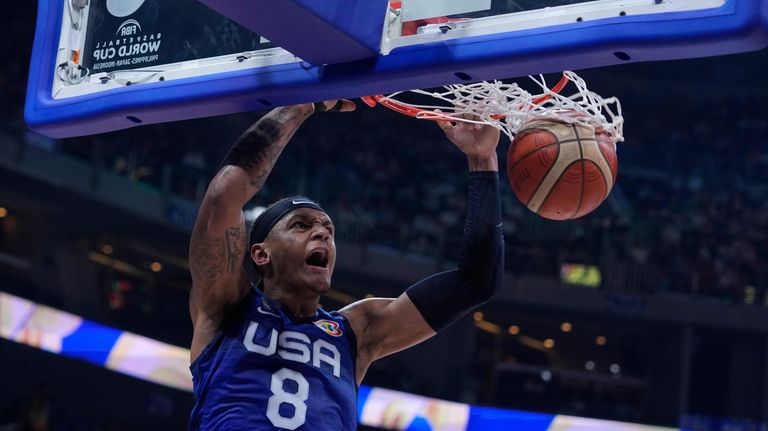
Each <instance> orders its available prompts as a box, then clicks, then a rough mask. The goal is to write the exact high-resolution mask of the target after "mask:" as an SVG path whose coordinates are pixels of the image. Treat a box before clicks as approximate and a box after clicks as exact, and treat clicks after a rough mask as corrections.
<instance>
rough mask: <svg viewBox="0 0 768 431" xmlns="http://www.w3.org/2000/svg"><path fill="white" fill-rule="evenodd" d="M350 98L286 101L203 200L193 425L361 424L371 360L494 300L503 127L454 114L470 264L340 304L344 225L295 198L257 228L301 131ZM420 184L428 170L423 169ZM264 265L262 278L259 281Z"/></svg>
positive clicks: (324, 428)
mask: <svg viewBox="0 0 768 431" xmlns="http://www.w3.org/2000/svg"><path fill="white" fill-rule="evenodd" d="M354 108H355V106H354V103H352V102H350V101H345V100H341V101H337V102H325V103H316V104H314V105H312V104H308V105H300V106H289V107H283V108H277V109H275V110H273V111H272V112H270V113H268V114H267V115H265V116H264V117H262V118H261V119H260V120H258V121H257V122H256V123H255V124H254V125H253V126H251V127H250V128H249V129H248V130H247V131H246V132H245V133H244V134H243V135H242V136H241V137H240V138H239V139H238V141H237V142H236V143H235V145H234V146H233V147H232V149H231V150H230V152H229V154H228V155H227V156H226V158H225V160H224V165H223V167H222V168H221V170H219V172H218V173H217V174H216V176H215V177H214V179H213V180H212V181H211V184H210V185H209V187H208V190H207V192H206V194H205V198H204V199H203V203H202V205H201V207H200V211H199V213H198V216H197V221H196V223H195V227H194V231H193V233H192V239H191V243H190V252H189V263H190V267H191V271H192V280H193V285H192V293H191V298H190V312H191V316H192V322H193V324H194V334H193V338H192V348H191V360H192V366H191V370H192V375H193V378H194V395H195V406H194V408H193V411H192V414H191V418H190V429H192V430H273V429H278V430H302V431H304V430H311V431H339V430H342V431H353V430H356V429H357V386H358V385H359V384H360V382H361V381H362V380H363V377H364V376H365V373H366V370H367V369H368V367H369V366H370V365H371V363H372V362H373V361H375V360H377V359H379V358H382V357H384V356H387V355H390V354H392V353H395V352H398V351H400V350H403V349H405V348H408V347H410V346H413V345H414V344H417V343H420V342H422V341H424V340H426V339H428V338H430V337H432V336H433V335H435V334H436V333H437V332H438V331H440V330H441V329H443V328H445V327H446V326H447V325H449V324H450V323H452V322H453V321H455V320H456V319H458V318H460V317H461V316H463V315H465V314H466V313H467V312H469V311H470V310H472V309H473V308H474V307H476V306H477V305H479V304H481V303H483V302H485V301H487V300H488V299H490V298H491V296H493V294H494V293H495V292H496V291H497V290H498V288H499V286H500V285H501V281H502V274H503V271H504V265H503V255H504V253H503V240H502V235H501V222H500V221H501V210H500V206H501V204H500V197H499V185H498V173H497V170H498V161H497V157H496V146H497V144H498V141H499V132H498V131H497V130H496V129H494V128H493V127H491V126H476V125H473V124H465V123H457V124H452V123H441V127H442V129H443V131H444V132H445V134H446V135H447V137H448V139H449V140H450V141H451V142H453V144H455V145H456V146H457V147H458V148H459V149H460V150H461V151H462V152H463V153H464V154H465V155H466V157H467V160H468V164H469V171H470V172H469V199H468V210H467V218H466V223H465V227H464V239H463V245H462V248H461V253H460V260H459V264H458V268H457V269H454V270H452V271H448V272H444V273H440V274H436V275H434V276H432V277H429V278H427V279H425V280H422V281H419V282H418V283H416V284H414V285H412V286H411V287H410V288H408V290H406V292H405V293H403V294H401V295H400V296H399V297H398V298H396V299H391V298H371V299H365V300H362V301H359V302H356V303H353V304H351V305H349V306H347V307H346V308H344V309H342V310H341V311H338V312H327V311H325V310H323V309H321V308H320V307H319V305H318V304H319V298H320V295H322V294H323V293H325V292H327V291H328V289H330V287H331V275H332V274H333V268H334V266H335V264H336V246H335V244H334V226H333V222H332V221H331V219H330V217H329V216H328V215H327V214H326V213H325V211H323V209H322V208H321V207H320V206H319V205H318V204H317V203H315V202H313V201H312V200H310V199H307V198H305V197H292V198H286V199H282V200H280V201H278V202H276V203H275V204H273V205H272V206H270V207H269V208H268V209H267V210H265V211H264V212H263V213H262V214H261V215H260V216H259V217H258V218H257V219H256V220H255V222H254V224H253V227H252V228H251V231H250V233H249V234H247V233H246V231H245V223H244V219H243V212H242V208H243V206H244V205H245V204H246V203H247V202H248V201H249V200H250V199H251V198H252V197H253V196H254V195H255V194H256V193H257V192H258V191H259V189H260V188H261V187H262V186H263V185H264V182H265V180H266V179H267V176H268V175H269V173H270V171H271V170H272V168H273V166H274V164H275V162H276V161H277V158H278V156H279V155H280V153H281V152H282V151H283V148H285V146H286V144H287V143H288V141H289V140H290V139H291V137H292V136H293V134H294V133H295V132H296V129H298V127H299V126H300V125H301V124H302V123H303V122H304V121H305V120H306V119H307V118H308V117H309V116H310V115H312V114H313V113H314V112H317V111H343V112H346V111H352V110H354ZM413 175H414V179H417V178H418V172H414V173H413ZM244 256H246V257H247V258H246V259H245V264H246V265H249V264H252V265H254V267H255V268H256V270H257V271H258V272H259V274H260V275H261V282H260V283H259V284H258V285H257V286H254V285H251V284H250V283H249V281H248V279H247V276H246V275H245V271H244V268H243V262H244Z"/></svg>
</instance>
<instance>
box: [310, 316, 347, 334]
mask: <svg viewBox="0 0 768 431" xmlns="http://www.w3.org/2000/svg"><path fill="white" fill-rule="evenodd" d="M315 325H316V326H317V327H318V328H320V329H322V330H323V332H325V333H326V334H328V335H331V336H333V337H341V336H342V335H344V333H343V332H341V328H339V323H338V322H334V321H333V320H325V319H323V320H318V321H317V322H315Z"/></svg>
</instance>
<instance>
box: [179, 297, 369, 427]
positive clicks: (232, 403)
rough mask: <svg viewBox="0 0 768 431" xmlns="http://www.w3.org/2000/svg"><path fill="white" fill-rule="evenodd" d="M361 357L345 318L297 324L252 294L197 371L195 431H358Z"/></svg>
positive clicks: (324, 316) (324, 315)
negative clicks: (357, 356)
mask: <svg viewBox="0 0 768 431" xmlns="http://www.w3.org/2000/svg"><path fill="white" fill-rule="evenodd" d="M355 354H356V341H355V335H354V333H353V332H352V329H351V328H350V326H349V324H348V322H347V320H346V319H345V318H344V317H343V316H341V315H340V314H339V313H336V312H332V313H328V312H325V311H323V310H318V312H317V314H316V315H315V317H313V318H311V319H295V318H293V317H292V316H291V315H290V314H289V313H288V312H286V311H284V310H283V309H282V308H281V307H280V305H279V304H277V303H275V302H274V301H272V300H270V299H269V298H267V297H266V296H265V295H264V294H263V293H262V292H261V291H259V290H258V289H252V291H251V292H250V293H249V294H248V295H247V296H246V297H245V298H244V299H243V301H242V302H241V303H240V304H239V305H238V306H237V307H236V309H233V310H231V312H230V313H228V316H227V318H226V321H225V322H224V323H223V324H222V328H221V330H220V332H219V333H218V334H217V335H216V337H215V338H214V339H213V340H212V341H211V343H210V344H209V345H208V346H206V348H205V349H204V350H203V352H202V353H201V354H200V357H198V358H197V359H196V360H195V362H194V363H193V364H192V366H191V367H190V368H191V370H192V378H193V381H194V395H195V406H194V408H193V409H192V414H191V417H190V425H189V427H190V430H206V431H209V430H274V429H277V430H299V431H309V430H312V431H339V430H341V431H353V430H356V429H357V386H356V382H355Z"/></svg>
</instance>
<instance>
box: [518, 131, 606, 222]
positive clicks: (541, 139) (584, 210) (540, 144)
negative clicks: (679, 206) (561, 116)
mask: <svg viewBox="0 0 768 431" xmlns="http://www.w3.org/2000/svg"><path fill="white" fill-rule="evenodd" d="M617 169H618V162H617V159H616V143H615V142H614V140H613V138H611V136H610V135H609V134H608V133H607V132H606V131H604V130H602V129H593V128H591V127H587V126H582V125H579V124H567V123H564V122H560V121H556V120H551V119H539V120H533V121H531V122H529V123H527V124H526V125H525V126H523V128H522V129H521V130H520V131H519V132H518V133H517V135H516V136H515V139H514V141H512V145H511V146H510V147H509V152H508V153H507V176H508V177H509V182H510V184H511V185H512V190H513V191H514V192H515V195H517V198H518V199H520V202H522V203H523V204H525V205H526V206H527V207H528V209H530V210H531V211H533V212H535V213H536V214H538V215H540V216H542V217H544V218H548V219H551V220H570V219H575V218H578V217H581V216H584V215H586V214H588V213H590V212H591V211H592V210H594V209H595V208H597V207H598V206H599V205H600V204H601V203H602V202H603V201H604V200H605V198H606V197H608V193H610V191H611V188H612V187H613V183H614V181H616V172H617Z"/></svg>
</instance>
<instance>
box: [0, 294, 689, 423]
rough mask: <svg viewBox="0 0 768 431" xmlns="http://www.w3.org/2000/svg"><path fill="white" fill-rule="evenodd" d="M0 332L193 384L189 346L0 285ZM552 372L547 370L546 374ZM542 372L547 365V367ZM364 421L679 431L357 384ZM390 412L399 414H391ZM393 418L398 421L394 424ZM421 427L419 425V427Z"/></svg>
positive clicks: (127, 370)
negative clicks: (104, 322) (114, 325)
mask: <svg viewBox="0 0 768 431" xmlns="http://www.w3.org/2000/svg"><path fill="white" fill-rule="evenodd" d="M0 316H2V317H3V318H2V319H0V338H4V339H7V340H10V341H14V342H17V343H20V344H25V345H27V346H31V347H35V348H37V349H40V350H44V351H47V352H50V353H55V354H59V355H62V356H67V357H70V358H76V359H79V360H83V361H86V362H89V363H91V364H93V365H96V366H100V367H103V368H106V369H109V370H112V371H116V372H119V373H122V374H126V375H129V376H133V377H135V378H138V379H141V380H144V381H147V382H151V383H155V384H159V385H163V386H166V387H171V388H175V389H178V390H182V391H186V392H191V391H192V376H191V374H190V372H189V350H187V349H185V348H182V347H177V346H173V345H170V344H165V343H162V342H160V341H157V340H152V339H150V338H146V337H142V336H140V335H137V334H133V333H130V332H127V331H121V330H119V329H116V328H111V327H108V326H104V325H100V324H98V323H96V322H91V321H88V320H85V319H83V318H82V317H80V316H77V315H74V314H70V313H66V312H63V311H60V310H56V309H54V308H50V307H47V306H44V305H39V304H36V303H34V302H31V301H28V300H26V299H23V298H19V297H17V296H13V295H9V294H6V293H3V292H0ZM547 373H549V374H547ZM540 376H541V377H542V378H543V379H546V378H549V379H551V378H552V377H553V376H552V372H551V371H549V370H544V371H542V373H541V374H540ZM358 412H359V418H360V423H361V424H362V425H367V426H373V427H381V428H387V429H395V430H406V429H416V428H415V427H414V426H415V425H417V424H419V425H423V424H425V423H426V424H429V425H432V426H433V427H432V428H431V429H437V428H436V426H437V424H442V425H443V426H444V428H441V429H451V430H455V431H495V430H500V429H519V430H523V429H524V430H526V431H558V430H559V431H563V430H571V431H585V430H588V431H679V428H661V427H651V426H646V425H639V424H630V423H622V422H615V421H606V420H598V419H588V418H580V417H575V416H565V415H553V414H546V413H532V412H525V411H519V410H507V409H498V408H493V407H483V406H475V405H470V404H464V403H456V402H451V401H445V400H440V399H436V398H428V397H424V396H420V395H415V394H409V393H406V392H400V391H393V390H390V389H383V388H377V387H371V386H366V385H361V386H360V390H359V392H358ZM393 418H397V420H394V419H393ZM392 424H397V427H396V428H393V427H392ZM419 429H424V428H419Z"/></svg>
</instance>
